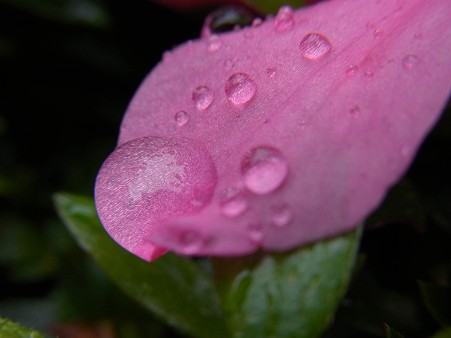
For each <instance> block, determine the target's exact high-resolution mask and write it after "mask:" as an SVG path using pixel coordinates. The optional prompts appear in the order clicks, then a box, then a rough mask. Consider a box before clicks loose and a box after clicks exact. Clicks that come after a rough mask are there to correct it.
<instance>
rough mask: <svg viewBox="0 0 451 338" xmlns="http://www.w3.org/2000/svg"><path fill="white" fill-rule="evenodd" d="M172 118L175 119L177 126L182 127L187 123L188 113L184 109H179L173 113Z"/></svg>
mask: <svg viewBox="0 0 451 338" xmlns="http://www.w3.org/2000/svg"><path fill="white" fill-rule="evenodd" d="M174 119H175V123H177V125H178V126H179V127H182V126H184V125H185V124H187V123H188V121H189V115H188V113H187V112H186V111H183V110H181V111H178V112H177V113H175V115H174Z"/></svg>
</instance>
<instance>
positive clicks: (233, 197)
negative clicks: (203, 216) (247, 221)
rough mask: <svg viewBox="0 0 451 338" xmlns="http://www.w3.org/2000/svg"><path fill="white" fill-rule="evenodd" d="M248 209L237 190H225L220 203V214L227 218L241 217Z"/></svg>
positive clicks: (245, 201) (243, 198) (244, 199)
mask: <svg viewBox="0 0 451 338" xmlns="http://www.w3.org/2000/svg"><path fill="white" fill-rule="evenodd" d="M247 208H248V204H247V200H246V198H245V197H244V196H243V194H242V193H241V191H239V190H238V189H237V188H230V189H227V190H226V192H225V193H224V196H223V199H222V201H221V212H222V213H223V215H225V216H227V217H237V216H239V215H242V214H243V213H244V212H245V211H246V210H247Z"/></svg>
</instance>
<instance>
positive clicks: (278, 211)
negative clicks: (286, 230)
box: [271, 205, 293, 227]
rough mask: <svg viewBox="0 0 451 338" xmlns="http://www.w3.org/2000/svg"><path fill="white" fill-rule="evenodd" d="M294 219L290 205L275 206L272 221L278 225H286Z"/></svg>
mask: <svg viewBox="0 0 451 338" xmlns="http://www.w3.org/2000/svg"><path fill="white" fill-rule="evenodd" d="M292 220H293V210H292V209H291V208H290V207H289V206H288V205H281V206H277V207H275V208H274V213H273V215H272V218H271V223H272V224H273V225H275V226H276V227H284V226H287V225H288V224H290V222H291V221H292Z"/></svg>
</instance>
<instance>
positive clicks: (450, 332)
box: [431, 327, 451, 338]
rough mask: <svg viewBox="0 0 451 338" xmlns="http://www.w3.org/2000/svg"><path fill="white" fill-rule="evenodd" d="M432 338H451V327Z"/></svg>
mask: <svg viewBox="0 0 451 338" xmlns="http://www.w3.org/2000/svg"><path fill="white" fill-rule="evenodd" d="M431 338H451V327H448V328H446V329H443V330H441V331H439V332H437V333H436V334H434V335H433V336H432V337H431Z"/></svg>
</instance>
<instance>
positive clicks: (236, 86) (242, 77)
mask: <svg viewBox="0 0 451 338" xmlns="http://www.w3.org/2000/svg"><path fill="white" fill-rule="evenodd" d="M256 91H257V86H256V84H255V82H254V80H252V79H251V77H250V76H249V75H247V74H245V73H235V74H233V75H232V76H231V77H229V79H228V80H227V82H226V85H225V93H226V95H227V99H228V100H229V101H230V102H232V103H233V104H235V105H242V104H245V103H247V102H249V101H250V100H251V99H252V98H253V97H254V95H255V92H256Z"/></svg>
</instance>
